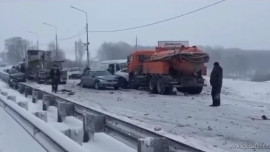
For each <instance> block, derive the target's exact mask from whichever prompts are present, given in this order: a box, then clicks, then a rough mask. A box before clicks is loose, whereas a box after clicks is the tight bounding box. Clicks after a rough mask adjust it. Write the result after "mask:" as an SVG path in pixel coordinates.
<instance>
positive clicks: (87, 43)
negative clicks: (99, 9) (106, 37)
mask: <svg viewBox="0 0 270 152" xmlns="http://www.w3.org/2000/svg"><path fill="white" fill-rule="evenodd" d="M70 7H71V8H73V9H75V10H77V11H80V12H82V13H84V14H85V16H86V28H85V29H86V44H85V45H86V51H87V65H88V66H89V67H90V60H89V58H90V54H89V41H88V15H87V12H86V11H83V10H81V9H79V8H77V7H74V6H70Z"/></svg>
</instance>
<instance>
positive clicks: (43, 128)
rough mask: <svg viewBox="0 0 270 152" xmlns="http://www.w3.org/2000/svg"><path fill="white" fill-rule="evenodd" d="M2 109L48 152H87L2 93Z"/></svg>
mask: <svg viewBox="0 0 270 152" xmlns="http://www.w3.org/2000/svg"><path fill="white" fill-rule="evenodd" d="M1 94H2V95H0V107H2V108H3V109H4V110H5V111H6V112H7V113H8V114H9V115H10V116H11V117H12V118H13V119H14V120H15V121H16V122H17V123H18V124H19V125H21V126H22V127H23V128H24V130H25V131H27V132H28V133H29V134H30V135H31V136H32V137H33V138H34V139H35V140H36V141H37V142H38V143H39V144H40V145H41V146H42V147H43V148H44V149H45V150H46V151H48V152H73V151H76V152H85V150H83V148H82V147H81V146H80V145H78V144H77V143H75V142H74V141H72V140H71V139H69V138H67V137H66V136H65V135H64V134H62V133H60V132H58V131H56V130H54V129H53V128H51V127H49V126H48V125H47V124H46V123H45V122H43V121H42V120H40V119H39V118H37V117H35V116H34V115H32V114H31V113H28V112H27V111H26V110H25V109H23V108H22V107H21V106H19V105H18V104H16V103H15V100H16V98H15V97H12V96H9V95H8V93H7V92H5V91H3V90H2V91H1Z"/></svg>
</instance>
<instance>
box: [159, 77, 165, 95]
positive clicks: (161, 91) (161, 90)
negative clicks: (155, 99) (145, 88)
mask: <svg viewBox="0 0 270 152" xmlns="http://www.w3.org/2000/svg"><path fill="white" fill-rule="evenodd" d="M157 93H158V94H165V84H164V80H163V79H162V78H159V79H158V81H157Z"/></svg>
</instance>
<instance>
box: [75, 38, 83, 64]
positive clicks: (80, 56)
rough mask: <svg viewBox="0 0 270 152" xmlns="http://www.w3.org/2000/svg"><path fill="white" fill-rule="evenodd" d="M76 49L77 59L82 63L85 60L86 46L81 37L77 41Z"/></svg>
mask: <svg viewBox="0 0 270 152" xmlns="http://www.w3.org/2000/svg"><path fill="white" fill-rule="evenodd" d="M76 49H77V55H78V56H77V59H78V62H79V63H82V61H83V56H84V54H85V46H84V44H83V42H82V40H81V39H79V40H78V41H77V42H76Z"/></svg>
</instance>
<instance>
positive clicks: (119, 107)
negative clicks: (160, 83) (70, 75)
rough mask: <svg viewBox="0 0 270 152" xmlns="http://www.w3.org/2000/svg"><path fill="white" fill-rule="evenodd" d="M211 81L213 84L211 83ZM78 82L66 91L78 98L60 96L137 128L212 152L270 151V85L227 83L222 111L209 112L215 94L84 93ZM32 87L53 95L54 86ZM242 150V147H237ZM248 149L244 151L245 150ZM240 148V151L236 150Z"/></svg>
mask: <svg viewBox="0 0 270 152" xmlns="http://www.w3.org/2000/svg"><path fill="white" fill-rule="evenodd" d="M206 79H208V78H206ZM207 81H208V80H207ZM77 83H78V81H74V80H73V81H72V80H70V81H69V82H68V84H67V85H61V86H60V90H61V89H63V88H65V89H67V90H72V91H74V92H75V95H68V94H67V93H64V92H59V93H57V95H58V96H60V97H63V98H66V99H69V100H72V101H74V102H81V103H84V104H85V105H87V106H89V107H92V108H96V109H99V110H103V111H106V112H109V113H112V114H116V115H118V116H119V117H122V118H125V119H126V118H128V119H130V120H132V121H133V122H134V123H136V124H138V125H141V126H144V127H147V128H150V129H153V130H155V131H157V132H160V133H163V134H166V135H167V136H171V137H172V138H175V139H177V140H179V141H182V142H184V143H187V144H190V145H196V146H197V147H203V148H204V149H208V150H207V151H243V149H241V148H242V147H243V146H244V147H245V148H247V149H246V150H245V151H254V149H250V147H251V148H252V147H254V146H255V147H256V146H257V147H258V146H261V147H263V148H269V149H256V150H257V151H270V140H269V137H270V131H269V129H270V120H262V119H261V116H262V115H266V116H268V118H269V117H270V100H269V99H270V84H269V83H268V82H265V83H263V82H262V83H255V82H248V81H236V80H227V79H225V80H224V86H223V89H222V95H221V106H220V107H217V108H214V107H209V105H210V104H211V102H212V101H211V95H210V90H211V88H210V87H209V84H208V87H205V88H204V90H203V92H202V94H200V95H184V94H181V93H177V95H166V96H165V95H155V94H149V93H147V92H146V91H143V90H141V91H139V90H118V91H114V90H94V89H87V88H81V87H79V86H77V85H76V84H77ZM28 84H30V85H32V86H33V87H37V88H39V89H41V90H46V91H51V87H50V85H39V84H36V83H34V82H29V83H28ZM237 146H238V147H237ZM241 146H242V147H241ZM235 147H236V148H235Z"/></svg>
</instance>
